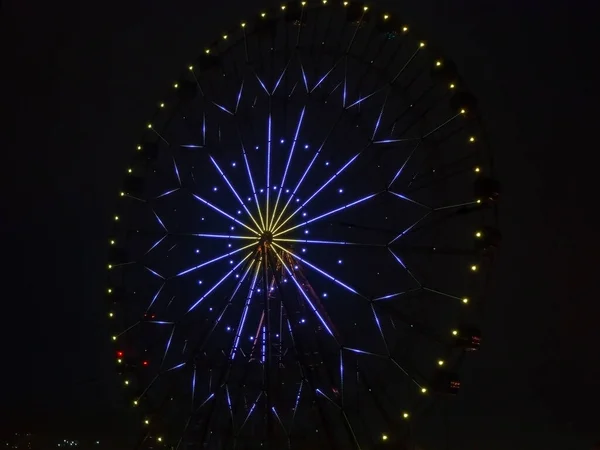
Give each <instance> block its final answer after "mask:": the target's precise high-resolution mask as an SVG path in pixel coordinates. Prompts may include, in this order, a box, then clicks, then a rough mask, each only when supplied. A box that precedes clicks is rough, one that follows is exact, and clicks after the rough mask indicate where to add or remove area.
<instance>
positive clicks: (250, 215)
mask: <svg viewBox="0 0 600 450" xmlns="http://www.w3.org/2000/svg"><path fill="white" fill-rule="evenodd" d="M209 158H210V160H211V161H212V163H213V165H214V166H215V168H216V169H217V172H219V174H220V175H221V177H222V178H223V179H224V180H225V183H227V186H229V189H230V190H231V192H232V193H233V195H235V198H236V199H237V201H238V202H239V204H240V205H242V208H244V211H246V214H248V217H250V220H252V222H253V223H254V225H255V226H256V228H258V229H259V230H261V228H260V225H259V224H258V222H257V221H256V220H255V219H254V217H253V216H252V214H251V213H250V211H249V210H248V208H247V207H246V204H245V203H244V201H243V200H242V198H241V197H240V196H239V194H238V193H237V191H236V190H235V188H234V187H233V185H232V184H231V183H230V182H229V179H228V178H227V175H225V173H224V172H223V170H222V169H221V167H220V166H219V164H218V163H217V161H216V160H215V159H214V158H213V157H212V156H209ZM261 231H262V230H261Z"/></svg>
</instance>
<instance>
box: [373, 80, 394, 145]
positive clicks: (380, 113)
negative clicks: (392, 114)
mask: <svg viewBox="0 0 600 450" xmlns="http://www.w3.org/2000/svg"><path fill="white" fill-rule="evenodd" d="M389 96H390V90H389V89H388V91H387V92H386V93H385V99H384V100H383V105H381V110H380V111H379V116H378V117H377V122H376V123H375V129H374V130H373V135H372V136H371V141H374V140H375V135H376V134H377V130H379V125H380V124H381V117H382V116H383V111H384V110H385V105H386V104H387V101H388V98H389Z"/></svg>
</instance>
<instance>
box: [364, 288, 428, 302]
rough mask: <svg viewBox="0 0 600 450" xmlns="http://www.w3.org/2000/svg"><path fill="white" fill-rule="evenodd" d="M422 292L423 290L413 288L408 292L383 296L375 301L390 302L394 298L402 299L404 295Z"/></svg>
mask: <svg viewBox="0 0 600 450" xmlns="http://www.w3.org/2000/svg"><path fill="white" fill-rule="evenodd" d="M420 290H421V288H413V289H409V290H407V291H402V292H395V293H393V294H387V295H382V296H381V297H377V298H374V299H373V301H374V302H378V301H382V300H390V299H392V298H396V297H402V296H404V295H408V294H412V293H413V292H418V291H420Z"/></svg>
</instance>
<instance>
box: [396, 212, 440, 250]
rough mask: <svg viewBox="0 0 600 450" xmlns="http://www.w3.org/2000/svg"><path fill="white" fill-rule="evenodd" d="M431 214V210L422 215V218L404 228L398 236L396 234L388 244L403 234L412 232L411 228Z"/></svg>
mask: <svg viewBox="0 0 600 450" xmlns="http://www.w3.org/2000/svg"><path fill="white" fill-rule="evenodd" d="M430 214H431V211H428V212H427V213H425V215H424V216H423V217H421V218H420V219H418V220H417V221H415V222H414V223H413V224H412V225H411V226H409V227H408V228H407V229H406V230H404V231H403V232H402V233H400V234H399V235H398V236H396V237H395V238H394V239H392V240H391V241H390V242H389V243H388V245H391V244H393V243H394V242H396V241H397V240H398V239H400V238H401V237H402V236H405V235H406V234H407V233H409V232H410V230H412V229H413V228H414V227H416V226H417V225H418V224H419V223H421V222H422V221H423V220H425V218H427V217H429V215H430Z"/></svg>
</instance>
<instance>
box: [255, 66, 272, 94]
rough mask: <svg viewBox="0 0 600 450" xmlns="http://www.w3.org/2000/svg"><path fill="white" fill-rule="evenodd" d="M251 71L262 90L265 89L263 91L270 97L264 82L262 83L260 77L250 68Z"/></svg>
mask: <svg viewBox="0 0 600 450" xmlns="http://www.w3.org/2000/svg"><path fill="white" fill-rule="evenodd" d="M252 72H253V73H254V76H255V77H256V79H257V80H258V83H259V84H260V86H261V87H262V88H263V90H264V91H265V93H266V94H267V95H268V96H269V97H270V96H271V94H270V93H269V90H268V89H267V86H265V83H263V81H262V80H261V79H260V77H259V76H258V74H257V73H256V72H255V71H254V70H252Z"/></svg>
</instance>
